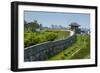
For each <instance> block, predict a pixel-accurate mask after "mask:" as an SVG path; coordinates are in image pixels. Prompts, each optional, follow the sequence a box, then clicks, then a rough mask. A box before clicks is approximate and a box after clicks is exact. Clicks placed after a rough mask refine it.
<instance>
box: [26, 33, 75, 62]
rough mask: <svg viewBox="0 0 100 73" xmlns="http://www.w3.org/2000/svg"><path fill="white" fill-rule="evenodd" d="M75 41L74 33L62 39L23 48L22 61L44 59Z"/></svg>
mask: <svg viewBox="0 0 100 73" xmlns="http://www.w3.org/2000/svg"><path fill="white" fill-rule="evenodd" d="M74 42H75V35H73V36H70V37H69V38H67V39H64V40H57V41H48V42H44V43H41V44H37V45H34V46H30V47H27V48H25V49H24V61H25V62H28V61H44V60H48V58H49V57H51V56H53V55H56V54H57V53H59V52H61V51H63V50H64V49H66V48H68V47H69V46H71V45H72V44H73V43H74Z"/></svg>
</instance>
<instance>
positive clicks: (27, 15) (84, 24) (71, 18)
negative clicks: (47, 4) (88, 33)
mask: <svg viewBox="0 0 100 73" xmlns="http://www.w3.org/2000/svg"><path fill="white" fill-rule="evenodd" d="M24 20H25V21H27V22H32V21H34V20H37V21H38V23H39V24H42V26H44V27H50V26H51V24H53V25H61V26H63V27H68V25H69V24H70V23H72V22H76V23H78V24H79V25H81V26H80V27H81V28H88V29H89V28H90V14H86V13H85V14H84V13H67V12H66V13H63V12H40V11H24Z"/></svg>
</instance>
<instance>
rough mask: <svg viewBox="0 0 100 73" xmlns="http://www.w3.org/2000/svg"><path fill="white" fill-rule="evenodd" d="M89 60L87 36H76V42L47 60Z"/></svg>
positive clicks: (88, 38) (88, 40)
mask: <svg viewBox="0 0 100 73" xmlns="http://www.w3.org/2000/svg"><path fill="white" fill-rule="evenodd" d="M87 58H90V37H89V35H87V34H85V35H77V38H76V42H75V43H74V44H73V45H72V46H70V47H68V48H66V49H65V50H63V51H62V52H60V53H59V54H57V55H55V56H53V57H51V58H49V60H66V59H68V60H70V59H87Z"/></svg>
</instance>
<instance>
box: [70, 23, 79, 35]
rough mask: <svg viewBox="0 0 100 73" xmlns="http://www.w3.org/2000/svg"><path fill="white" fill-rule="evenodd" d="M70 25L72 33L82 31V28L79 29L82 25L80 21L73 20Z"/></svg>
mask: <svg viewBox="0 0 100 73" xmlns="http://www.w3.org/2000/svg"><path fill="white" fill-rule="evenodd" d="M69 26H70V30H71V35H74V34H79V33H80V29H79V26H80V25H79V24H78V23H76V22H73V23H71V24H70V25H69Z"/></svg>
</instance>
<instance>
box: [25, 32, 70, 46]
mask: <svg viewBox="0 0 100 73" xmlns="http://www.w3.org/2000/svg"><path fill="white" fill-rule="evenodd" d="M69 34H70V32H69V31H60V30H46V31H39V32H25V33H24V47H29V46H31V45H36V44H40V43H43V42H47V41H55V40H59V39H65V38H67V37H68V36H69Z"/></svg>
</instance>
